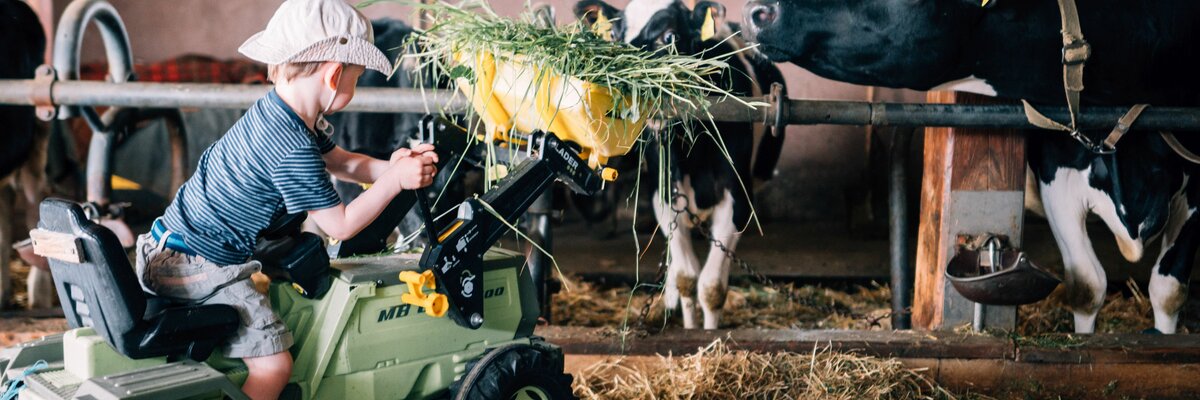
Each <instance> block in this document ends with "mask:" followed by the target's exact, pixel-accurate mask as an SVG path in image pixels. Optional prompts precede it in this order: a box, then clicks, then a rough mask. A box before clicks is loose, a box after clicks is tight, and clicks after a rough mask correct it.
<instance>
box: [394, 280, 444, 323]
mask: <svg viewBox="0 0 1200 400" xmlns="http://www.w3.org/2000/svg"><path fill="white" fill-rule="evenodd" d="M400 281H401V282H404V283H407V284H408V293H405V294H402V295H400V301H402V302H404V303H405V304H412V305H414V306H417V307H423V308H425V313H426V314H429V316H430V317H443V316H445V315H446V310H447V309H449V308H450V303H449V302H448V301H447V300H446V295H444V294H441V293H430V294H425V290H424V288H429V289H430V290H433V289H437V280H436V279H434V277H433V271H425V272H421V273H418V272H417V271H403V272H401V273H400Z"/></svg>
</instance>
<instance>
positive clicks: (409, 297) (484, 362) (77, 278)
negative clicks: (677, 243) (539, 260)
mask: <svg viewBox="0 0 1200 400" xmlns="http://www.w3.org/2000/svg"><path fill="white" fill-rule="evenodd" d="M441 126H442V127H443V128H445V127H452V125H450V124H445V123H443V124H442V125H441ZM457 129H458V130H461V128H457ZM455 133H456V134H459V135H463V136H465V131H461V132H455ZM528 140H529V141H530V143H533V144H534V145H536V146H530V149H531V150H530V151H529V152H527V153H526V154H525V155H524V156H523V158H522V159H519V160H517V161H518V162H519V165H518V166H517V168H516V169H515V172H513V173H512V174H510V175H509V176H508V177H507V178H505V179H504V180H502V181H501V182H500V186H499V187H498V188H497V189H495V190H493V191H490V192H488V193H487V195H485V196H483V197H482V198H479V199H472V200H468V201H467V202H464V203H463V204H462V205H460V206H459V210H458V218H457V219H456V220H455V221H454V222H452V223H450V224H448V225H447V227H446V228H445V229H440V230H439V229H435V228H432V227H433V226H434V225H433V224H434V221H433V220H432V218H431V217H429V212H428V207H427V205H425V204H424V199H423V198H420V196H417V197H418V198H419V200H420V201H418V202H417V203H419V205H420V206H421V211H422V214H423V215H424V216H425V217H426V223H427V227H430V228H429V229H430V230H429V232H428V234H429V238H430V239H431V240H430V246H428V247H427V248H426V250H425V251H424V253H423V254H421V255H415V254H394V255H385V256H370V257H353V258H339V259H335V260H332V262H330V263H329V265H330V267H329V268H323V269H322V272H323V275H321V276H320V277H319V278H318V279H317V280H316V281H317V282H319V286H320V289H317V290H314V289H312V288H305V287H300V285H299V281H293V282H287V281H274V282H273V283H272V284H271V286H270V289H269V290H270V299H271V305H272V308H274V310H275V311H276V313H277V314H278V315H279V316H280V317H281V318H282V319H283V321H284V322H285V323H286V324H287V327H288V329H289V330H290V331H291V332H292V334H293V336H294V338H295V344H294V345H293V346H292V347H291V349H290V351H291V353H292V356H293V358H294V360H295V364H294V366H293V372H292V377H291V380H290V383H289V384H288V386H287V387H286V388H285V390H284V393H283V395H282V396H281V398H284V399H405V398H417V399H425V398H453V399H573V398H574V396H573V395H572V392H571V380H572V378H571V376H570V375H567V374H564V373H563V355H562V351H561V349H559V348H558V347H557V346H554V345H552V344H549V343H546V342H545V341H543V340H542V339H541V338H538V337H536V336H534V335H533V330H534V325H535V324H536V322H537V318H538V310H539V304H537V303H538V302H537V298H536V295H535V293H534V292H535V290H534V286H533V282H532V280H531V279H530V276H529V275H528V268H524V264H525V260H524V256H523V255H522V254H520V253H516V252H512V251H507V250H502V249H495V248H493V245H494V244H495V243H496V241H497V240H498V239H499V237H500V236H501V234H502V233H503V231H504V230H505V229H507V225H506V224H505V223H504V222H503V221H502V220H501V219H502V218H504V219H509V218H511V219H515V218H517V217H519V216H520V215H521V213H523V212H524V211H525V209H527V208H528V207H529V206H530V204H531V203H532V202H533V200H534V199H535V198H536V197H537V196H538V195H540V194H541V193H542V192H543V191H545V189H546V188H547V187H549V185H551V184H552V183H553V182H554V181H555V180H556V179H558V180H562V181H565V182H566V183H567V184H568V186H570V187H572V188H573V189H575V190H577V191H581V192H585V193H595V191H597V190H599V186H600V178H599V176H598V174H597V173H596V172H595V171H592V170H589V169H584V168H577V167H578V166H579V165H581V164H582V160H580V159H579V158H578V155H577V153H576V152H575V151H573V150H571V148H569V147H567V146H565V144H564V143H563V142H560V141H558V139H557V138H555V137H554V135H552V134H549V133H540V132H539V133H535V134H534V135H530V137H529V138H528ZM41 215H42V221H41V222H40V224H39V228H38V229H37V230H35V231H34V232H33V233H32V234H33V236H34V241H35V247H36V248H37V249H38V252H39V254H42V255H44V256H47V257H48V258H49V259H50V260H51V268H52V270H53V275H54V280H55V284H56V286H57V288H58V291H59V298H60V300H61V301H62V305H63V310H64V313H65V315H66V317H67V320H68V323H69V325H70V326H71V328H72V329H70V330H69V331H67V332H65V333H63V334H56V335H51V336H47V337H44V338H42V339H39V340H36V341H32V342H27V343H22V344H20V345H17V346H14V347H11V348H8V349H4V350H3V351H0V370H2V371H3V375H2V376H0V380H2V381H3V383H4V386H5V387H8V388H10V389H11V390H13V391H17V390H19V392H18V393H19V398H20V399H209V398H211V399H221V398H232V399H244V398H246V396H245V395H244V394H243V393H242V392H241V391H240V390H239V388H240V387H241V384H242V382H243V381H244V380H245V377H246V368H245V366H244V365H243V364H242V362H241V361H240V360H236V359H233V360H231V359H226V358H223V357H221V356H220V355H215V354H213V350H214V349H215V348H217V347H218V346H220V344H221V343H222V341H223V340H225V338H227V337H229V336H230V335H232V334H233V333H234V331H235V330H236V329H237V325H238V321H239V320H238V318H239V316H238V315H237V312H236V311H234V310H233V309H232V308H231V307H228V306H224V305H190V304H166V302H165V301H163V299H157V298H154V297H152V296H151V295H148V294H146V293H144V292H142V290H141V288H140V286H139V285H138V283H137V279H136V277H135V275H134V271H133V268H131V266H130V265H129V261H128V259H127V258H126V255H125V252H124V250H123V249H122V248H121V247H120V244H119V243H118V241H117V239H116V237H115V236H114V235H113V234H112V232H110V231H108V230H107V229H105V228H104V227H102V226H100V225H98V224H96V223H94V222H93V221H91V220H89V219H87V218H86V217H85V216H84V213H83V210H82V209H81V208H80V206H79V205H78V204H75V203H72V202H68V201H64V200H56V199H50V200H47V201H45V202H43V203H42V205H41ZM511 219H510V220H511ZM393 226H394V225H393ZM402 273H403V274H402ZM402 275H403V276H404V277H403V278H402ZM294 286H295V287H296V288H294ZM297 289H301V290H297ZM443 313H444V314H448V316H449V318H441V317H436V316H435V315H439V314H443Z"/></svg>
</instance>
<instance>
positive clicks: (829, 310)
mask: <svg viewBox="0 0 1200 400" xmlns="http://www.w3.org/2000/svg"><path fill="white" fill-rule="evenodd" d="M680 200H682V201H680ZM671 211H674V212H675V215H676V218H674V219H672V221H671V224H670V225H669V229H668V232H669V235H671V234H675V231H676V230H677V229H678V228H679V224H678V220H679V219H678V216H679V214H681V213H683V214H687V217H688V221H689V222H690V223H691V224H692V226H693V227H695V228H696V230H697V231H698V232H699V233H700V236H703V237H704V239H705V240H707V241H709V242H710V243H712V245H713V247H715V248H717V249H719V250H721V253H722V254H724V255H725V257H726V258H728V259H729V261H730V262H732V263H733V264H734V265H737V266H738V268H741V269H742V271H744V272H745V273H746V274H747V275H750V276H751V277H752V278H754V280H756V281H758V283H759V284H761V285H763V286H766V287H769V288H771V289H773V290H775V291H776V292H778V293H780V294H783V295H784V297H785V298H786V299H787V300H788V301H789V302H791V303H793V304H799V305H802V306H806V307H810V308H813V309H816V310H817V312H819V313H825V314H834V313H839V314H843V315H847V316H850V317H851V318H853V319H862V320H864V321H867V322H868V323H869V325H870V326H880V324H879V321H882V320H884V319H887V318H891V316H892V314H893V313H892V312H888V313H885V314H883V315H880V316H878V317H872V316H870V315H866V314H861V313H855V312H853V311H851V310H850V309H849V308H847V307H845V306H837V305H835V304H826V303H821V302H819V301H816V300H814V299H811V298H801V297H798V296H796V294H795V293H794V292H793V291H792V290H790V288H787V287H783V286H782V285H780V284H779V283H777V282H775V281H774V280H773V279H771V277H769V276H767V275H766V274H764V273H762V271H760V270H759V269H758V268H756V267H754V265H752V264H750V262H748V261H746V260H745V259H743V258H741V257H738V256H737V253H735V252H734V251H733V250H730V249H729V248H728V247H726V246H725V243H723V242H721V240H720V239H717V238H716V237H715V236H713V234H712V230H710V229H709V228H708V227H706V226H704V225H703V224H702V223H701V222H702V221H701V220H700V216H699V215H696V213H693V212H692V210H691V209H689V208H688V198H687V196H684V195H683V194H681V193H675V194H674V195H672V197H671ZM666 255H667V251H666V250H663V257H662V259H661V260H660V261H659V263H658V273H657V278H656V280H655V281H656V282H658V283H659V284H660V285H662V284H664V280H663V278H664V277H665V276H664V275H665V268H666V264H667V257H666ZM658 292H659V291H656V292H655V293H652V294H651V295H650V297H649V298H647V299H646V303H645V304H644V305H643V306H642V310H641V315H640V316H639V317H638V326H639V327H640V328H643V329H644V328H645V327H646V316H647V315H648V314H649V313H650V306H651V305H652V304H653V303H654V299H655V296H656V295H657V294H658ZM903 312H904V313H909V312H911V311H910V310H904V311H903Z"/></svg>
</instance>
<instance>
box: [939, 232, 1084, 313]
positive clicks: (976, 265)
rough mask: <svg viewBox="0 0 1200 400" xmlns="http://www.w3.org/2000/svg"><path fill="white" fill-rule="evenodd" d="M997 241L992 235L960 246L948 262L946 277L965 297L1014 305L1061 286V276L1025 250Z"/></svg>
mask: <svg viewBox="0 0 1200 400" xmlns="http://www.w3.org/2000/svg"><path fill="white" fill-rule="evenodd" d="M998 242H999V241H998V240H996V239H995V238H992V239H991V240H988V242H987V243H986V244H985V245H984V246H983V247H981V248H979V249H976V250H969V249H965V248H964V249H960V250H959V251H958V254H956V255H955V256H954V258H952V259H951V260H950V265H947V266H946V279H949V280H950V283H951V284H953V285H954V289H955V290H958V293H960V294H962V295H963V297H966V298H967V299H968V300H971V301H974V302H976V303H981V304H988V305H1001V306H1015V305H1021V304H1029V303H1034V302H1037V301H1039V300H1042V299H1044V298H1046V296H1049V295H1050V292H1053V291H1054V288H1056V287H1058V284H1059V282H1061V281H1062V280H1061V279H1059V278H1058V277H1057V276H1055V275H1054V274H1052V273H1050V272H1047V271H1045V270H1043V269H1041V268H1040V267H1038V266H1036V265H1034V264H1033V263H1032V262H1031V261H1029V258H1028V257H1026V256H1025V253H1024V252H1021V251H1019V250H1016V249H1010V248H1002V246H1001V245H1000V244H999V243H998Z"/></svg>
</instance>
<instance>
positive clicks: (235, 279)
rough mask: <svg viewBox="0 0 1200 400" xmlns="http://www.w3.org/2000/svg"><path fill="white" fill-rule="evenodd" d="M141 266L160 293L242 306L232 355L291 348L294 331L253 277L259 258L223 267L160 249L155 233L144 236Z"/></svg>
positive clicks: (144, 279) (228, 350) (147, 285)
mask: <svg viewBox="0 0 1200 400" xmlns="http://www.w3.org/2000/svg"><path fill="white" fill-rule="evenodd" d="M135 258H136V265H137V275H138V280H139V281H140V282H141V284H142V289H143V290H145V291H146V292H149V293H153V294H155V295H157V296H160V297H165V298H168V299H171V300H174V301H179V302H186V303H192V304H227V305H230V306H233V308H235V309H237V311H238V314H240V315H241V317H242V325H241V327H239V328H238V331H237V334H236V335H235V336H234V337H232V338H230V339H229V342H228V343H226V344H225V345H224V346H223V347H222V353H223V354H224V355H225V356H226V357H230V358H249V357H262V356H269V355H272V354H276V353H280V352H283V351H287V349H288V348H289V347H291V346H292V342H293V339H292V334H291V332H288V330H287V326H285V325H284V324H283V321H281V320H280V319H279V316H277V315H275V312H274V311H273V310H271V301H270V300H269V299H267V296H266V295H265V294H262V293H259V292H258V291H257V290H255V289H254V281H253V280H251V279H250V275H253V274H254V273H255V272H258V271H259V270H260V269H261V268H262V266H261V265H260V264H259V263H258V262H257V261H251V262H248V263H245V264H237V265H226V266H220V265H217V264H213V263H212V262H210V261H208V260H207V259H205V258H204V257H202V256H198V255H196V256H192V255H187V254H184V253H180V252H177V251H175V250H171V249H168V248H166V247H160V246H159V244H158V241H156V240H154V237H153V236H151V235H150V234H148V233H147V234H144V235H141V236H138V240H137V254H136V256H135Z"/></svg>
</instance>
